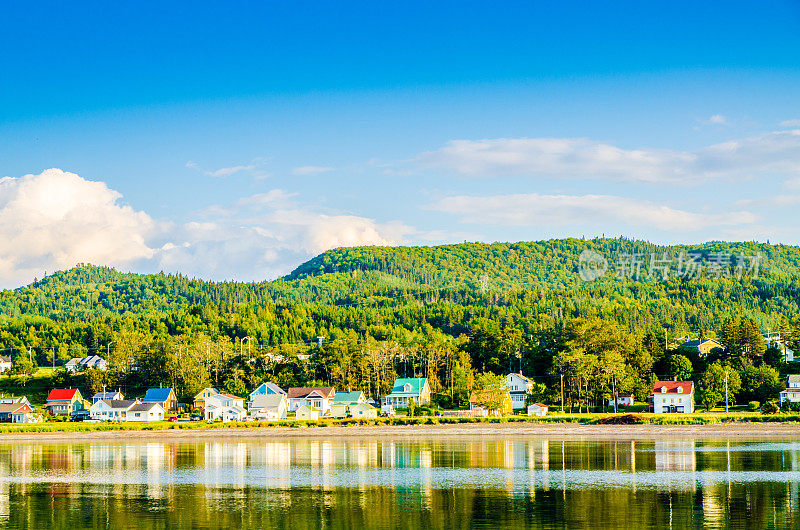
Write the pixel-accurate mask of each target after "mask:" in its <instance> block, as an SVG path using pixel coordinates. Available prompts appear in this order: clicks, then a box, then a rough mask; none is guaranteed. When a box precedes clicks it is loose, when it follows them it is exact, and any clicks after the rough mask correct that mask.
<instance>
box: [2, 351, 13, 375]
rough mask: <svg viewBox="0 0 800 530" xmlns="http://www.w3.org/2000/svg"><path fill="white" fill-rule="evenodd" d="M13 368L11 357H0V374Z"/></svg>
mask: <svg viewBox="0 0 800 530" xmlns="http://www.w3.org/2000/svg"><path fill="white" fill-rule="evenodd" d="M13 367H14V364H13V363H12V362H11V357H6V356H5V355H0V374H2V373H3V372H6V371H8V370H11V368H13Z"/></svg>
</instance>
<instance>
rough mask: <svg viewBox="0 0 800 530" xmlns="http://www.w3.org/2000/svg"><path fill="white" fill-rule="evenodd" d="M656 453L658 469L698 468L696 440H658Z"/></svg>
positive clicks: (691, 469) (686, 469) (680, 469)
mask: <svg viewBox="0 0 800 530" xmlns="http://www.w3.org/2000/svg"><path fill="white" fill-rule="evenodd" d="M655 453H656V470H657V471H662V470H671V471H695V470H696V469H697V459H696V453H695V441H694V440H656V442H655Z"/></svg>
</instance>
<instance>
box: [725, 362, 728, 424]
mask: <svg viewBox="0 0 800 530" xmlns="http://www.w3.org/2000/svg"><path fill="white" fill-rule="evenodd" d="M725 413H726V414H727V413H728V371H727V370H725Z"/></svg>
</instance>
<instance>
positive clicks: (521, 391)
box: [506, 373, 533, 409]
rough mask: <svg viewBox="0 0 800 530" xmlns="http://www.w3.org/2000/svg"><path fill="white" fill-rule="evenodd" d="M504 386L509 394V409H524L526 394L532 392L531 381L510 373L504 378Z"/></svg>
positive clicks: (520, 375)
mask: <svg viewBox="0 0 800 530" xmlns="http://www.w3.org/2000/svg"><path fill="white" fill-rule="evenodd" d="M506 386H507V387H508V392H509V393H510V394H511V408H512V409H524V408H525V400H526V399H528V394H530V393H531V392H533V381H531V380H530V379H528V378H527V377H525V376H524V375H522V374H515V373H510V374H508V375H507V376H506Z"/></svg>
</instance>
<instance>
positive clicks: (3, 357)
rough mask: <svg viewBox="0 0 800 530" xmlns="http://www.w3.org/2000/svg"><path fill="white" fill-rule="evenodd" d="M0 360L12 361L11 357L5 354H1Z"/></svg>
mask: <svg viewBox="0 0 800 530" xmlns="http://www.w3.org/2000/svg"><path fill="white" fill-rule="evenodd" d="M0 362H2V363H10V362H11V357H6V356H5V355H0Z"/></svg>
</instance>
